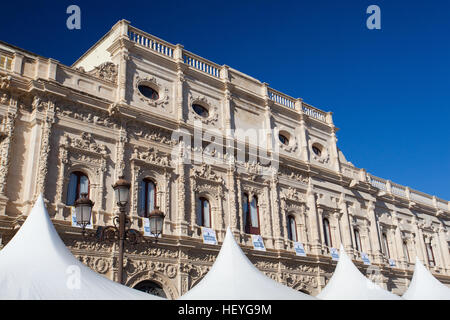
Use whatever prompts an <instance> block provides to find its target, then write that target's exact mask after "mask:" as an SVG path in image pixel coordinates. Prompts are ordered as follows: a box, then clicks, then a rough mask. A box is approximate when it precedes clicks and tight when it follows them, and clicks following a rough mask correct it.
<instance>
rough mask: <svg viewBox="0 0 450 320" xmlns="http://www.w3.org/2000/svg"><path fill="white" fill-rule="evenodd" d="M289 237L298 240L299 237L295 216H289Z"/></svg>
mask: <svg viewBox="0 0 450 320" xmlns="http://www.w3.org/2000/svg"><path fill="white" fill-rule="evenodd" d="M288 238H289V240H292V241H298V239H297V224H296V223H295V218H294V217H293V216H289V217H288Z"/></svg>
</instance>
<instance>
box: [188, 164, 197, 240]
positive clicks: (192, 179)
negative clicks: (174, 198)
mask: <svg viewBox="0 0 450 320" xmlns="http://www.w3.org/2000/svg"><path fill="white" fill-rule="evenodd" d="M191 172H192V171H191ZM189 180H190V183H189V185H190V189H189V194H190V196H191V201H190V203H191V208H190V210H189V211H190V212H191V215H190V217H189V222H190V224H191V230H192V232H194V230H195V226H196V224H197V212H196V210H195V209H196V208H195V205H196V199H195V196H196V195H195V190H196V189H197V183H196V181H195V177H194V176H193V175H192V173H191V176H190V179H189Z"/></svg>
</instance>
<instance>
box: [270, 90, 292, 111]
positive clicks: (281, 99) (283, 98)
mask: <svg viewBox="0 0 450 320" xmlns="http://www.w3.org/2000/svg"><path fill="white" fill-rule="evenodd" d="M268 94H269V99H270V100H272V101H274V102H276V103H278V104H281V105H282V106H285V107H288V108H290V109H295V99H294V98H292V97H289V96H288V95H285V94H284V93H281V92H279V91H276V90H274V89H271V88H268Z"/></svg>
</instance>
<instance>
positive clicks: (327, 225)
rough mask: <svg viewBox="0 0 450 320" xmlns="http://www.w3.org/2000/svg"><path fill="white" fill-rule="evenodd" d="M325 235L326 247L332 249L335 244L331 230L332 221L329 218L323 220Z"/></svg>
mask: <svg viewBox="0 0 450 320" xmlns="http://www.w3.org/2000/svg"><path fill="white" fill-rule="evenodd" d="M323 235H324V237H325V239H324V240H325V245H326V246H327V247H332V246H333V243H332V241H331V228H330V221H328V219H327V218H325V219H323Z"/></svg>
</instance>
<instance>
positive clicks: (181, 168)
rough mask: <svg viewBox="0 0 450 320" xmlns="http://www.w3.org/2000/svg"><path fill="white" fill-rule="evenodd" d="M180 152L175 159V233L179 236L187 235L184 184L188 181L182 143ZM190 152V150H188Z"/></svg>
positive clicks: (187, 215) (187, 218) (187, 224)
mask: <svg viewBox="0 0 450 320" xmlns="http://www.w3.org/2000/svg"><path fill="white" fill-rule="evenodd" d="M179 147H180V150H179V151H178V159H177V174H178V179H177V182H176V186H177V200H178V201H177V203H178V206H177V226H176V228H177V229H178V230H177V233H178V234H179V235H185V236H187V235H188V226H189V223H188V221H189V212H188V211H187V207H186V190H187V188H186V183H187V182H189V179H188V178H187V177H186V167H185V164H184V153H185V152H186V150H185V145H184V143H183V142H181V143H180V144H179ZM188 151H190V150H188Z"/></svg>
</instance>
